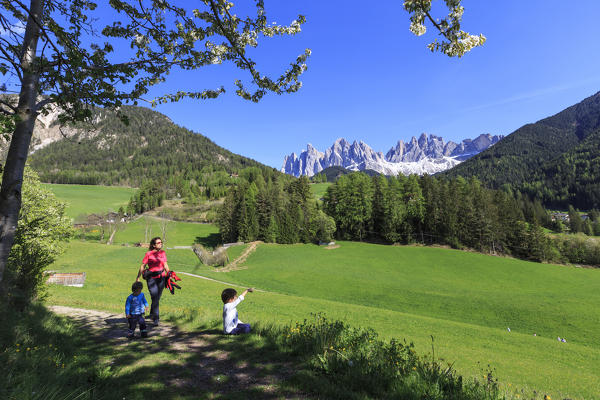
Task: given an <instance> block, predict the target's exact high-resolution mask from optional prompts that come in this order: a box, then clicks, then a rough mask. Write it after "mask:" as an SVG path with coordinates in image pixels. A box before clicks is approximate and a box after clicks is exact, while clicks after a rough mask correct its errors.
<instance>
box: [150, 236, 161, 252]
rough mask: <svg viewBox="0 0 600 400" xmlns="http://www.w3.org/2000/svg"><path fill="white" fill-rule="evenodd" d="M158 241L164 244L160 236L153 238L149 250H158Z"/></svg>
mask: <svg viewBox="0 0 600 400" xmlns="http://www.w3.org/2000/svg"><path fill="white" fill-rule="evenodd" d="M157 240H160V241H161V242H162V239H161V238H160V236H157V237H155V238H152V240H151V241H150V247H148V249H149V250H154V249H155V248H156V241H157Z"/></svg>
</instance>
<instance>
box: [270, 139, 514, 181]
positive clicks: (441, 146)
mask: <svg viewBox="0 0 600 400" xmlns="http://www.w3.org/2000/svg"><path fill="white" fill-rule="evenodd" d="M502 138H503V136H501V135H494V136H492V135H491V134H489V133H488V134H482V135H479V136H478V137H477V138H475V139H465V140H463V141H462V142H461V143H455V142H452V141H449V142H447V143H445V142H444V139H443V138H442V137H440V136H436V135H427V134H426V133H423V134H421V136H420V137H419V139H417V138H416V137H414V136H413V137H412V138H411V140H410V141H409V142H407V143H405V142H404V141H402V140H399V141H398V142H397V144H396V146H395V147H392V148H390V150H389V151H388V152H387V153H386V154H385V155H384V154H383V153H382V152H376V151H374V150H373V149H372V148H371V147H370V146H369V145H367V144H366V143H365V142H364V141H362V140H361V141H356V140H355V141H354V142H353V143H350V142H348V141H347V140H346V139H344V138H339V139H337V140H336V141H335V142H334V143H333V145H332V146H331V147H329V148H328V149H327V150H325V152H320V151H319V150H317V149H316V148H315V147H314V146H312V145H311V144H310V143H309V144H307V146H306V150H304V151H302V152H301V153H300V155H296V153H292V154H290V155H289V156H286V157H285V158H284V161H283V166H282V168H281V172H284V173H286V174H289V175H294V176H297V177H298V176H301V175H307V176H313V175H315V174H317V173H319V172H321V171H322V170H324V169H325V168H328V167H332V166H340V167H343V168H346V169H349V170H354V171H363V170H366V169H372V170H374V171H377V172H379V173H382V174H384V175H397V174H399V173H401V174H404V175H408V174H412V173H416V174H419V175H423V174H425V173H427V174H434V173H437V172H441V171H444V170H446V169H448V168H451V167H453V166H454V165H457V164H458V163H460V162H461V161H463V160H465V159H468V158H469V157H471V156H473V155H474V154H477V153H479V152H480V151H482V150H483V149H487V148H488V147H490V146H492V145H494V144H495V143H497V142H498V141H500V140H501V139H502Z"/></svg>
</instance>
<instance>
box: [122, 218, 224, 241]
mask: <svg viewBox="0 0 600 400" xmlns="http://www.w3.org/2000/svg"><path fill="white" fill-rule="evenodd" d="M146 221H148V223H149V226H150V230H149V232H148V233H149V235H148V236H149V237H150V238H152V237H154V236H162V233H161V232H162V231H161V221H160V220H159V219H157V218H153V217H142V218H138V219H137V220H135V221H133V222H131V223H129V224H127V225H125V226H124V229H122V230H120V231H118V232H117V233H116V234H115V238H114V243H115V244H123V243H137V242H144V241H145V239H146V237H145V230H146ZM218 232H219V228H217V227H216V226H215V225H211V224H199V223H193V222H177V221H169V222H167V235H166V239H165V240H164V242H165V244H166V246H167V247H172V246H191V245H192V244H194V243H196V242H198V241H200V242H202V244H205V245H206V244H207V243H206V239H207V238H211V237H214V236H215V235H216V234H218Z"/></svg>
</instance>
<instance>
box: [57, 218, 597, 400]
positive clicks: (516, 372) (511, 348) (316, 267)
mask: <svg viewBox="0 0 600 400" xmlns="http://www.w3.org/2000/svg"><path fill="white" fill-rule="evenodd" d="M195 226H196V227H198V229H200V227H201V225H198V224H195ZM207 227H209V226H205V227H204V229H208V228H207ZM132 229H133V228H132ZM136 229H137V228H136ZM213 229H215V228H214V227H213ZM124 232H125V231H124ZM198 232H201V231H200V230H199V231H198ZM192 236H194V235H190V234H189V233H188V234H186V235H182V236H181V240H182V242H177V241H176V240H175V239H174V238H175V237H177V236H173V241H172V242H170V243H169V245H171V246H172V245H186V244H189V238H191V237H192ZM195 236H196V237H199V236H201V234H200V233H197V234H196V235H195ZM178 240H179V239H178ZM339 244H340V247H339V248H336V249H326V248H324V247H319V246H316V245H273V244H261V245H259V246H258V248H257V250H256V251H255V252H254V253H252V254H251V255H250V256H249V257H248V259H247V260H246V262H245V263H244V264H243V266H244V269H238V270H234V271H231V272H216V270H214V269H212V268H209V267H205V266H202V265H199V264H198V261H197V258H196V256H195V255H194V254H193V253H192V252H191V251H190V250H168V253H167V255H168V260H169V265H170V266H171V268H172V269H174V270H176V271H178V272H189V273H194V274H198V275H203V276H206V277H211V278H213V279H216V280H220V281H224V282H229V283H231V284H232V285H233V286H234V287H237V288H238V289H242V288H243V287H247V286H255V287H256V288H258V289H261V290H263V291H264V292H256V293H253V294H250V295H248V297H247V300H246V301H245V302H244V303H242V304H241V305H240V306H239V312H240V317H241V319H242V320H244V321H245V322H246V321H247V322H251V323H253V322H257V321H260V322H261V323H267V324H269V323H273V324H289V323H294V322H295V321H302V320H304V319H305V318H310V315H311V313H324V314H326V315H327V316H328V317H329V318H331V319H340V320H343V321H345V322H347V323H349V324H350V325H353V326H356V327H372V328H373V329H375V330H376V331H377V332H378V333H379V334H380V335H381V337H383V338H386V339H387V338H392V337H395V338H398V339H406V340H407V341H409V342H411V341H412V342H414V343H415V345H416V347H417V349H418V350H419V351H420V352H421V353H427V352H431V348H432V339H431V337H432V336H433V338H434V342H433V345H434V351H435V355H436V357H441V358H443V359H445V360H446V361H447V362H449V363H454V366H455V367H456V368H457V369H458V371H459V372H461V373H462V374H464V375H466V376H467V377H469V376H480V375H482V374H483V373H484V370H486V369H487V368H488V367H487V366H488V364H489V365H490V366H491V367H492V368H495V370H496V374H495V376H497V377H498V378H499V379H500V382H501V383H502V384H503V387H504V388H505V389H506V390H509V391H510V390H520V389H525V390H526V391H528V392H529V393H531V391H533V390H537V391H538V393H548V394H550V395H551V396H552V397H553V398H578V399H590V398H595V397H597V395H598V393H600V383H599V382H600V346H599V345H600V338H598V335H597V330H598V326H600V313H599V312H598V311H597V307H595V305H597V304H599V303H600V293H598V290H597V288H598V285H599V284H600V270H591V269H582V268H574V267H566V266H555V265H547V264H537V263H530V262H525V261H519V260H514V259H510V258H501V257H492V256H485V255H481V254H476V253H468V252H462V251H455V250H447V249H440V248H430V247H407V246H381V245H374V244H365V243H354V242H341V243H339ZM244 247H245V246H236V247H234V248H232V249H229V254H230V258H231V259H232V260H233V257H235V256H236V255H239V254H241V252H242V251H243V248H244ZM145 251H146V250H145V249H139V248H131V247H124V246H115V245H112V246H107V245H100V244H95V243H83V242H78V241H73V242H72V243H71V244H70V245H69V249H68V251H67V252H66V253H65V254H64V255H63V256H61V257H60V258H59V260H57V262H55V264H54V265H52V266H51V269H53V270H60V271H71V272H75V271H77V272H80V271H85V272H86V274H87V281H86V285H85V287H84V288H70V287H59V286H51V287H50V289H49V298H48V302H49V303H50V304H60V305H68V306H73V307H83V308H90V309H99V310H110V311H115V312H119V311H121V310H122V308H123V303H124V301H125V298H126V296H127V295H128V294H129V292H130V285H131V282H132V281H133V280H134V279H135V276H136V274H137V269H138V268H139V264H140V261H141V259H142V257H143V255H144V252H145ZM117 276H118V277H119V278H118V279H115V277H117ZM127 276H129V277H130V279H127ZM180 276H181V277H182V278H183V281H182V282H181V283H182V287H183V289H182V290H181V291H177V292H176V294H175V295H174V296H171V295H170V294H169V293H166V294H165V295H164V297H163V300H162V301H161V313H162V314H163V315H164V317H166V318H169V316H170V317H171V319H174V320H179V321H180V322H181V323H183V322H182V321H184V320H185V316H186V315H191V314H192V313H193V314H196V312H197V313H198V315H201V316H202V318H203V319H204V320H208V321H217V322H215V323H217V324H218V320H219V319H220V316H221V310H222V303H221V301H220V292H221V291H222V289H223V288H224V287H226V285H225V284H222V283H217V282H213V281H207V280H204V279H200V278H194V277H190V276H186V275H184V274H180ZM188 324H189V322H188ZM189 327H191V328H193V324H192V325H191V326H189ZM508 328H510V332H509V331H508ZM534 333H536V336H534V335H533V334H534ZM557 336H560V337H565V338H566V339H567V343H561V342H558V341H557Z"/></svg>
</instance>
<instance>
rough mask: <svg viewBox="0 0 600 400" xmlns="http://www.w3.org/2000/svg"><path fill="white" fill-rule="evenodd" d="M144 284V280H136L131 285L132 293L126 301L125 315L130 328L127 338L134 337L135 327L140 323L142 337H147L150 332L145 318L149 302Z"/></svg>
mask: <svg viewBox="0 0 600 400" xmlns="http://www.w3.org/2000/svg"><path fill="white" fill-rule="evenodd" d="M143 288H144V285H143V284H142V282H134V283H133V285H131V292H132V293H131V294H130V295H129V296H128V297H127V300H126V301H125V315H126V316H127V322H129V330H128V331H127V338H128V339H133V337H134V332H135V327H136V325H137V324H138V323H139V324H140V333H141V334H142V337H143V338H144V337H147V336H148V332H147V331H146V321H145V320H144V313H145V312H146V311H147V310H148V302H147V301H146V297H145V296H144V293H142V289H143Z"/></svg>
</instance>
